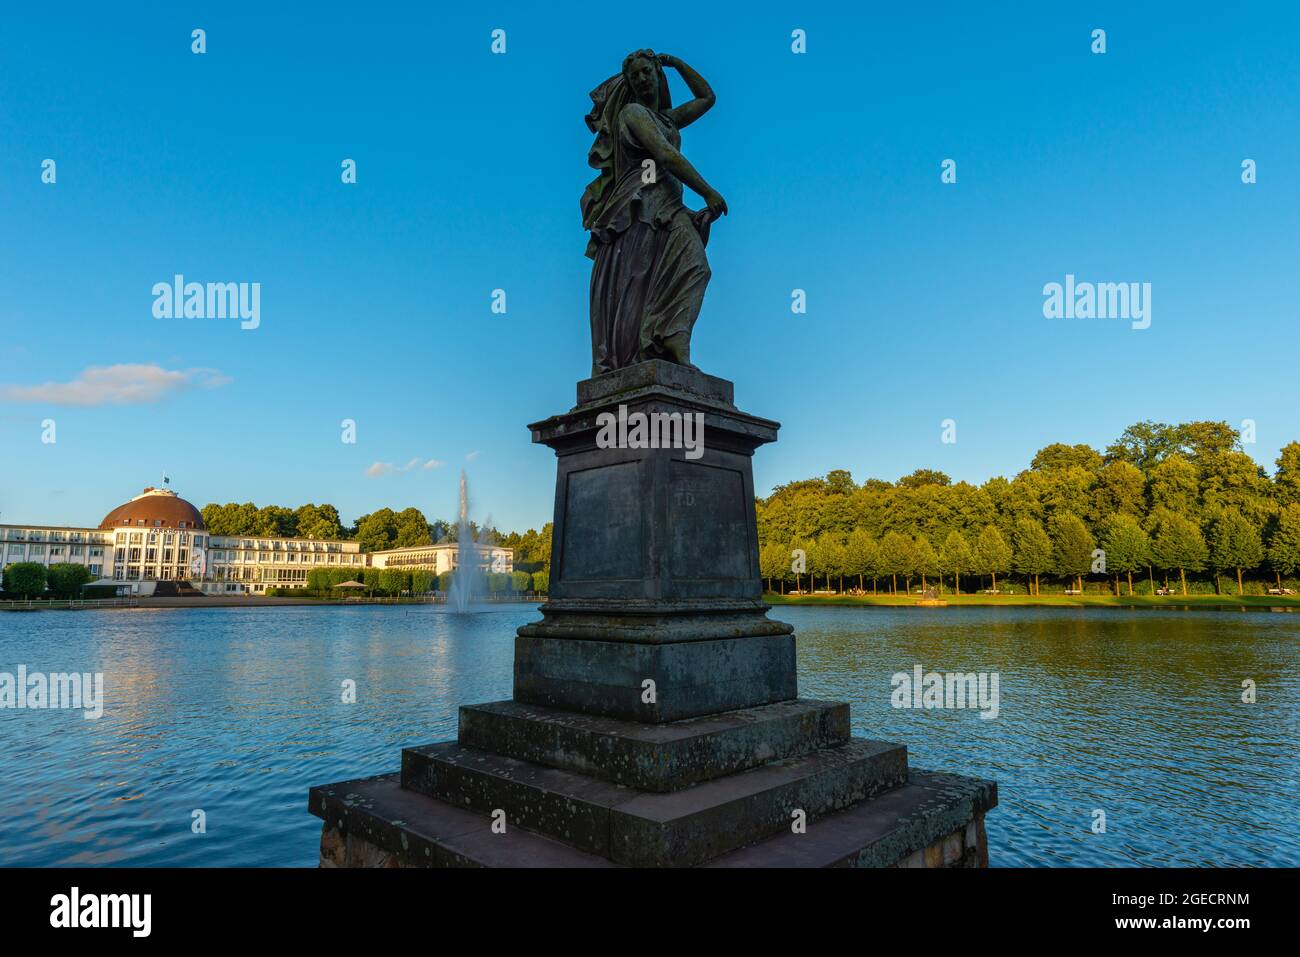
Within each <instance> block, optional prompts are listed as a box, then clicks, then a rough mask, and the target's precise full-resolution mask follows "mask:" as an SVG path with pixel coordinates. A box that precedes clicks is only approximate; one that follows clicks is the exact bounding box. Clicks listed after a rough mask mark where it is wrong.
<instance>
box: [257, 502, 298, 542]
mask: <svg viewBox="0 0 1300 957" xmlns="http://www.w3.org/2000/svg"><path fill="white" fill-rule="evenodd" d="M297 532H298V517H297V515H295V514H294V513H293V512H291V511H290V510H289V509H287V508H284V507H283V506H280V505H267V506H265V507H263V508H259V509H258V510H257V518H256V519H255V520H254V525H253V531H252V534H253V535H258V536H262V537H266V538H293V537H294V535H296V534H297Z"/></svg>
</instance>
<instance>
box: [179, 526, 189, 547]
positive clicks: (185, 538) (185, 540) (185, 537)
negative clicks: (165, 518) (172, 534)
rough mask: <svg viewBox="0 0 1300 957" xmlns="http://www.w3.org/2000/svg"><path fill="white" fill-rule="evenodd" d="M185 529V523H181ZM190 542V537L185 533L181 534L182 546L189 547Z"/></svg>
mask: <svg viewBox="0 0 1300 957" xmlns="http://www.w3.org/2000/svg"><path fill="white" fill-rule="evenodd" d="M184 527H185V523H184V522H181V528H184ZM189 540H190V536H189V535H187V534H186V533H185V532H181V538H180V542H181V544H182V545H187V544H189Z"/></svg>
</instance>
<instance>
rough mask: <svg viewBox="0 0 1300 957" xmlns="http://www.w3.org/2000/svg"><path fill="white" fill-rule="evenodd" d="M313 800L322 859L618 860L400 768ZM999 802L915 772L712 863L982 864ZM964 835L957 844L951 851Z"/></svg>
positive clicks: (489, 863) (952, 778)
mask: <svg viewBox="0 0 1300 957" xmlns="http://www.w3.org/2000/svg"><path fill="white" fill-rule="evenodd" d="M309 801H310V810H311V812H312V813H313V814H315V815H316V816H317V817H320V818H321V819H322V820H323V821H324V829H323V836H322V841H321V863H322V865H323V866H371V867H384V866H387V867H611V866H617V865H615V864H613V863H612V862H611V861H609V860H607V859H605V858H603V857H599V856H597V855H593V854H585V853H583V852H581V851H578V850H576V849H574V848H572V847H568V846H566V845H564V844H562V843H560V842H558V841H554V840H551V839H549V838H546V837H543V836H541V835H538V834H533V833H531V832H529V831H527V830H524V829H522V828H519V827H513V826H511V825H509V824H507V827H506V831H505V833H500V834H499V833H494V832H493V830H492V819H491V818H490V817H487V816H484V815H480V814H475V813H473V812H470V811H465V810H462V809H460V808H455V807H452V806H451V805H449V804H447V803H445V802H443V801H439V800H437V799H435V798H431V797H428V796H426V795H423V794H417V793H415V792H413V791H407V790H404V789H403V788H402V787H401V786H400V783H399V780H398V775H397V774H385V775H380V776H378V777H373V778H365V779H361V780H357V781H345V782H342V783H340V784H332V785H325V786H322V787H315V788H312V789H311V794H310V798H309ZM996 805H997V785H996V784H995V783H994V782H992V781H982V780H977V779H975V778H968V777H962V776H960V775H955V774H940V773H935V772H928V771H913V772H912V773H911V774H910V776H909V778H908V781H907V783H906V784H904V785H902V786H900V787H897V788H894V789H893V790H890V791H886V792H884V793H883V794H880V795H877V796H876V797H874V798H871V799H869V800H867V801H863V802H861V803H859V804H856V805H854V806H853V807H850V808H848V809H847V810H844V811H840V812H838V813H836V814H831V815H828V816H827V817H824V818H822V819H821V820H818V821H814V822H812V823H810V824H809V825H808V829H807V832H806V833H804V834H795V833H793V832H792V831H791V832H788V833H782V834H780V835H778V836H775V837H772V838H769V839H767V840H764V841H760V842H758V843H755V844H752V845H749V846H747V847H743V848H740V849H738V850H735V851H732V852H731V853H729V854H725V855H723V856H721V857H719V858H717V859H715V860H713V861H711V862H709V863H708V864H707V865H706V866H711V867H837V866H838V867H846V866H847V867H890V866H895V865H901V866H912V865H915V866H930V867H938V866H951V865H953V864H954V863H957V864H960V863H970V864H977V865H985V864H987V845H986V843H985V839H984V834H983V827H984V821H983V818H984V814H985V812H987V811H989V810H991V809H992V808H993V807H995V806H996ZM972 832H973V833H972ZM958 835H960V836H961V838H959V842H960V847H956V848H954V849H953V851H952V853H951V855H950V854H948V853H946V852H947V851H948V849H949V845H950V844H951V843H954V842H952V840H951V839H952V838H953V837H954V836H958ZM963 838H964V839H963ZM959 855H960V856H959Z"/></svg>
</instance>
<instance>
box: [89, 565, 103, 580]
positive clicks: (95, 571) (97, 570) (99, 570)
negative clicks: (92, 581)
mask: <svg viewBox="0 0 1300 957" xmlns="http://www.w3.org/2000/svg"><path fill="white" fill-rule="evenodd" d="M103 573H104V566H103V565H91V566H90V574H92V575H94V576H95V577H96V578H98V577H100V576H101V575H102V574H103Z"/></svg>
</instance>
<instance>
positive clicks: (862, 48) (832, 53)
mask: <svg viewBox="0 0 1300 957" xmlns="http://www.w3.org/2000/svg"><path fill="white" fill-rule="evenodd" d="M269 6H270V5H266V4H230V3H223V4H215V3H214V4H174V3H169V4H162V3H158V4H129V5H115V6H112V7H111V8H110V7H107V6H105V5H103V4H84V3H82V4H60V5H57V6H53V7H45V8H42V7H41V6H39V5H24V6H23V7H22V8H21V9H19V8H9V9H6V11H5V13H4V15H3V22H0V131H2V132H0V521H9V522H15V521H17V522H22V521H28V522H47V523H68V524H76V523H96V522H98V520H99V519H100V518H101V517H102V516H103V514H104V513H105V512H107V511H108V510H109V509H110V508H111V507H112V506H114V505H116V504H117V503H119V502H120V501H122V500H124V499H126V498H127V497H129V496H130V495H131V494H134V493H135V492H137V491H138V490H139V489H140V488H141V487H143V486H144V485H146V484H153V483H156V482H157V481H158V480H159V478H160V476H161V474H162V473H163V472H164V471H166V472H167V474H168V475H170V476H171V477H172V481H173V486H174V487H175V488H177V490H178V491H180V492H181V494H182V495H184V496H185V497H187V498H189V499H191V500H192V501H194V502H196V503H197V504H200V505H202V504H204V503H206V502H208V501H213V500H215V501H221V502H225V501H241V502H242V501H248V500H252V501H254V502H257V503H258V504H269V503H276V504H283V505H290V506H296V505H298V504H301V503H303V502H308V501H315V502H321V501H329V502H333V503H334V504H336V505H337V506H338V507H339V509H340V511H341V512H342V513H343V516H344V519H345V520H351V519H353V518H355V517H356V516H357V515H358V514H361V513H363V512H367V511H371V510H373V509H375V508H378V507H382V506H384V505H390V506H392V507H394V508H402V507H405V506H408V505H415V506H417V507H419V508H421V509H423V510H424V511H425V512H426V513H427V514H428V515H429V516H430V517H431V518H432V517H435V516H449V515H451V514H452V513H453V511H454V506H455V498H456V482H457V477H458V473H459V470H460V468H462V467H463V468H465V469H467V471H468V473H469V476H470V483H471V487H472V490H473V494H474V499H475V502H474V511H475V514H476V515H477V516H478V517H480V518H481V517H483V516H484V515H486V514H490V515H491V517H492V518H493V519H494V520H495V522H496V524H497V525H498V526H500V527H502V528H520V529H522V528H526V527H528V526H540V525H541V524H542V523H543V522H545V521H547V520H548V519H549V518H550V512H551V507H552V496H553V482H554V467H553V456H552V453H551V452H550V451H549V450H547V449H545V448H543V447H534V446H532V445H531V444H530V442H529V437H528V433H527V431H526V430H525V424H526V423H528V422H532V421H536V420H538V419H541V418H544V417H546V416H548V415H550V414H553V413H555V412H559V411H562V410H564V409H567V408H568V407H569V406H570V405H571V404H572V402H573V389H574V382H575V381H576V380H577V379H579V378H583V377H585V376H586V375H587V374H588V370H589V355H590V354H589V338H588V335H589V334H588V327H587V302H586V296H587V283H588V279H589V269H590V263H589V261H588V260H586V259H585V258H584V257H583V255H582V253H583V248H584V245H585V242H586V238H585V234H584V233H583V231H582V228H581V223H580V219H579V213H578V198H579V196H580V194H581V192H582V190H583V187H584V186H585V185H586V183H587V182H588V180H589V179H590V178H591V175H592V174H591V172H590V171H589V169H588V168H587V166H586V164H585V158H586V151H587V149H588V147H589V145H590V134H589V133H588V131H587V129H586V127H585V125H584V124H583V121H582V117H583V114H584V113H585V112H586V111H587V109H588V106H589V100H588V98H587V92H588V91H589V90H591V89H592V88H593V87H594V86H596V85H597V84H598V83H599V82H600V81H601V80H603V79H605V78H606V77H607V76H609V75H611V74H612V73H614V72H615V71H616V70H617V69H618V67H619V64H620V62H621V60H622V57H623V56H624V55H625V54H626V53H627V52H629V51H630V50H633V49H637V48H640V47H646V46H649V47H652V48H653V49H655V50H659V51H664V52H670V53H674V54H676V55H678V56H680V57H681V58H682V59H684V60H685V61H686V62H688V63H690V64H691V65H692V66H694V67H696V68H697V69H698V70H699V71H700V72H701V73H703V74H704V76H705V77H706V78H707V79H708V80H709V81H710V82H711V83H712V84H713V87H714V89H715V91H716V93H717V97H718V103H717V106H716V107H715V109H714V110H713V112H711V113H710V114H709V115H708V116H706V117H705V118H704V119H703V120H701V121H700V122H699V123H698V124H696V125H695V126H693V127H692V128H691V129H689V130H687V131H686V133H685V134H684V142H683V151H684V152H685V153H686V155H687V157H688V159H690V160H691V161H692V162H693V163H694V164H695V166H696V167H697V168H698V169H699V170H700V171H701V172H702V173H703V175H704V176H705V177H706V179H708V180H709V182H710V183H712V184H713V185H714V186H715V187H716V188H717V189H718V190H719V191H721V192H722V194H723V195H724V196H725V197H726V200H727V203H728V205H729V207H730V216H729V217H727V218H726V219H725V220H723V221H722V222H721V223H719V224H717V225H716V226H715V227H714V230H713V235H712V237H711V240H710V245H709V256H710V261H711V264H712V268H713V281H712V284H711V285H710V288H709V292H708V295H707V297H706V300H705V305H704V310H703V313H702V315H701V318H700V320H699V323H698V325H697V327H696V334H695V340H694V345H693V358H694V359H695V361H696V362H697V363H699V364H700V366H701V367H702V368H703V369H704V370H705V371H707V372H711V373H713V374H716V375H721V376H725V377H726V378H729V379H732V380H734V381H735V383H736V397H737V402H738V404H740V405H741V407H742V408H744V409H746V410H747V411H750V412H753V413H755V414H758V415H763V416H767V417H770V418H775V419H778V420H779V421H781V422H782V423H783V429H782V432H781V440H780V442H778V443H777V444H776V445H775V446H769V447H766V448H764V449H762V450H760V452H759V453H758V455H757V457H756V459H755V478H756V486H757V487H758V489H759V490H760V493H765V492H766V491H767V490H768V489H770V488H771V486H773V485H774V484H778V483H781V482H786V481H790V480H792V479H797V478H803V477H807V476H809V475H812V474H822V473H824V472H826V471H827V470H829V469H832V468H847V469H850V470H851V471H852V472H853V474H854V476H855V477H856V478H857V479H859V480H861V479H863V478H866V477H867V476H877V477H881V478H886V479H891V480H892V479H895V478H897V477H898V476H900V475H902V474H905V473H907V472H910V471H912V470H913V469H915V468H917V467H922V466H924V467H930V468H938V469H943V470H944V471H946V472H948V473H949V474H951V475H952V476H954V477H955V478H962V479H968V480H971V481H982V480H984V479H985V478H987V477H989V476H990V475H994V474H1006V475H1012V474H1014V473H1015V472H1017V471H1019V470H1020V469H1022V468H1024V467H1025V466H1027V465H1028V462H1029V459H1030V458H1031V456H1032V455H1033V453H1034V451H1035V450H1037V449H1038V448H1040V447H1041V446H1043V445H1045V444H1047V443H1049V442H1053V441H1065V442H1088V443H1092V444H1094V445H1096V446H1098V447H1101V446H1104V445H1105V444H1106V443H1107V442H1108V441H1109V440H1110V439H1112V438H1113V437H1115V436H1116V435H1118V434H1119V432H1120V431H1121V430H1122V429H1123V428H1124V427H1125V426H1126V425H1128V424H1129V423H1131V422H1134V421H1137V420H1140V419H1145V418H1153V419H1157V420H1163V421H1171V422H1173V421H1183V420H1189V419H1202V418H1204V419H1226V420H1228V421H1229V422H1232V423H1234V424H1238V423H1240V422H1241V420H1243V419H1246V418H1249V419H1253V420H1254V421H1255V422H1256V423H1257V430H1258V431H1257V435H1258V442H1257V444H1255V445H1251V446H1247V451H1249V452H1250V453H1251V454H1252V455H1254V456H1255V457H1256V458H1257V459H1258V460H1259V461H1260V462H1261V463H1263V464H1265V465H1266V466H1268V467H1269V468H1270V470H1271V468H1272V462H1273V459H1274V458H1276V456H1277V451H1278V449H1279V448H1280V447H1281V446H1282V445H1283V444H1285V443H1286V442H1288V441H1290V440H1292V439H1296V438H1300V384H1298V381H1300V376H1297V375H1296V366H1297V363H1296V351H1295V342H1296V313H1297V310H1298V309H1300V305H1298V304H1297V295H1296V291H1295V287H1294V280H1295V277H1296V275H1297V270H1296V265H1295V258H1296V252H1297V237H1298V236H1300V228H1298V227H1300V222H1298V220H1300V214H1298V213H1297V210H1300V205H1298V204H1297V199H1300V195H1298V194H1300V188H1298V186H1297V182H1298V181H1300V123H1297V119H1298V118H1300V117H1298V115H1297V114H1298V113H1300V62H1298V60H1300V47H1297V45H1296V43H1295V37H1296V36H1297V35H1298V31H1297V27H1300V13H1298V12H1297V8H1296V7H1295V6H1294V5H1293V4H1282V3H1276V4H1267V3H1265V4H1256V5H1252V6H1251V7H1250V8H1249V9H1245V8H1243V9H1242V10H1241V11H1236V12H1231V13H1229V12H1222V8H1221V7H1219V6H1217V5H1210V4H1203V5H1199V7H1200V9H1199V10H1198V9H1196V7H1195V6H1189V5H1187V4H1140V5H1138V4H1131V3H1128V4H1119V3H1115V4H1106V3H1101V4H1098V3H1091V4H1082V3H1079V4H1069V3H1053V4H1017V5H997V4H993V5H990V4H938V5H925V6H915V5H913V6H912V7H911V8H909V9H906V10H901V9H893V8H868V7H865V6H864V5H862V4H806V3H798V4H795V3H788V2H787V3H748V4H745V5H744V6H743V7H742V6H739V5H732V4H717V5H712V4H692V5H690V6H689V7H688V8H682V9H680V10H673V9H670V8H664V7H662V6H661V7H654V8H653V10H654V13H653V15H650V14H648V13H647V11H648V10H650V9H652V8H647V7H645V6H644V5H631V4H610V5H607V6H603V7H594V6H592V5H591V4H577V3H572V4H564V3H558V4H544V5H538V4H490V3H489V4H474V5H460V6H461V9H455V10H449V11H448V10H440V9H435V8H434V7H433V6H432V5H428V4H409V5H388V4H382V3H372V4H347V5H341V4H340V5H330V4H314V5H312V6H311V9H310V12H305V11H303V10H300V11H295V10H293V9H290V8H289V6H288V5H284V6H281V5H275V6H274V7H273V8H271V9H267V7H269ZM195 27H202V28H204V29H205V30H206V31H207V44H208V50H207V53H206V54H204V55H201V56H200V55H195V54H193V53H191V52H190V44H191V39H190V31H191V30H192V29H193V28H195ZM494 28H502V29H504V30H506V38H507V53H506V54H505V55H493V54H492V53H491V52H490V42H491V37H490V33H491V31H492V30H493V29H494ZM795 28H801V29H804V30H806V31H807V36H808V52H807V53H806V54H803V55H795V54H793V53H791V51H790V33H791V31H792V30H793V29H795ZM1094 28H1103V29H1105V30H1106V32H1107V52H1106V53H1105V54H1104V55H1096V54H1093V53H1092V52H1091V51H1090V44H1091V38H1090V34H1091V31H1092V30H1093V29H1094ZM674 84H675V85H674V90H675V95H676V97H677V98H678V99H679V100H680V99H681V97H682V95H683V93H684V87H683V86H682V85H681V84H680V82H678V81H676V80H675V79H674ZM46 158H53V159H54V160H55V161H56V163H57V177H58V178H57V183H55V184H54V185H47V184H43V183H42V182H41V163H42V161H43V160H44V159H46ZM345 158H352V159H355V160H356V162H357V164H358V182H357V183H356V184H355V185H343V184H342V183H341V182H340V164H341V162H342V160H343V159H345ZM946 158H952V159H955V160H956V162H957V174H958V181H957V183H956V184H954V185H944V184H942V183H941V182H940V164H941V162H942V161H943V160H944V159H946ZM1246 158H1250V159H1253V160H1255V161H1256V163H1257V164H1258V183H1256V184H1255V185H1244V184H1243V183H1242V182H1241V162H1242V160H1243V159H1246ZM689 204H690V205H692V206H698V205H699V203H698V202H697V201H695V200H694V199H692V200H691V201H690V203H689ZM175 273H183V274H184V275H185V276H186V277H187V279H192V280H197V281H203V282H206V281H247V282H260V283H261V285H262V301H261V325H260V327H259V328H258V329H256V330H249V331H245V330H241V329H240V328H239V327H238V324H237V323H234V322H231V321H220V320H215V321H214V320H184V319H172V320H159V319H155V318H154V317H153V315H152V311H151V310H152V304H153V299H152V296H151V294H150V289H151V287H152V286H153V284H154V283H156V282H160V281H170V279H171V277H172V276H173V275H174V274H175ZM1067 273H1072V274H1074V275H1076V276H1077V277H1078V278H1079V279H1080V280H1092V281H1112V282H1150V283H1151V284H1152V324H1151V327H1150V328H1149V329H1145V330H1133V329H1131V328H1130V327H1129V324H1128V323H1127V322H1122V321H1115V320H1109V321H1108V320H1049V319H1046V318H1044V316H1043V313H1042V303H1043V294H1042V288H1043V286H1044V284H1045V283H1049V282H1062V281H1063V280H1064V277H1065V275H1066V274H1067ZM496 288H502V289H505V290H506V293H507V297H508V299H507V303H508V312H507V314H506V315H504V316H502V315H494V314H493V313H492V312H491V310H490V301H491V300H490V295H491V292H492V290H493V289H496ZM795 288H800V289H804V290H806V292H807V296H808V312H807V314H805V315H795V314H792V313H791V310H790V297H791V290H793V289H795ZM115 365H134V366H144V367H153V366H156V367H158V369H157V370H149V369H145V370H127V371H125V372H123V373H120V374H121V375H123V376H125V377H126V378H127V379H132V378H133V377H134V378H135V379H138V380H139V381H137V382H134V383H133V384H134V385H136V386H138V387H139V388H141V389H143V390H144V397H145V398H152V399H153V401H142V402H133V403H126V404H114V403H108V402H102V401H101V402H100V403H99V404H91V405H79V406H78V405H66V404H59V403H58V402H56V401H54V400H55V399H60V398H62V399H66V398H67V397H68V395H69V389H67V388H55V389H49V390H43V391H37V392H35V393H33V392H32V391H31V389H30V387H33V386H39V385H42V384H46V383H53V384H55V385H56V386H65V387H66V386H67V384H69V383H75V382H77V381H78V380H80V379H81V378H82V377H84V376H85V375H86V373H87V370H88V369H91V368H94V367H109V366H115ZM159 370H161V371H159ZM103 391H104V390H102V389H98V388H96V387H93V386H92V387H85V388H82V389H80V390H74V394H75V395H80V396H83V397H84V396H89V398H87V399H83V401H91V400H93V399H94V397H95V396H99V395H101V394H102V393H103ZM108 394H109V395H111V394H113V393H112V390H109V393H108ZM948 418H951V419H954V420H956V422H957V442H956V443H955V444H944V443H943V442H941V441H940V436H941V422H942V421H943V420H944V419H948ZM45 419H53V420H55V423H56V427H57V433H56V434H57V441H56V442H55V443H53V444H46V443H42V441H41V435H42V428H41V422H42V421H43V420H45ZM343 419H353V420H355V421H356V423H357V439H358V441H357V442H356V444H354V445H349V444H344V443H343V442H341V441H340V422H341V421H342V420H343ZM467 456H468V457H469V458H468V459H467ZM412 461H416V462H417V464H416V465H415V467H413V468H410V469H409V470H406V471H400V470H397V469H396V468H395V469H394V470H391V471H386V472H384V474H379V475H369V474H367V473H368V472H369V471H375V469H374V468H373V467H374V466H375V463H392V464H393V465H394V466H396V467H404V466H406V465H407V464H408V463H410V462H412ZM431 461H433V462H437V463H443V464H441V465H439V466H436V467H430V468H425V467H424V465H425V464H427V463H429V462H431ZM379 471H384V470H383V469H382V467H381V468H380V469H379Z"/></svg>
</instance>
